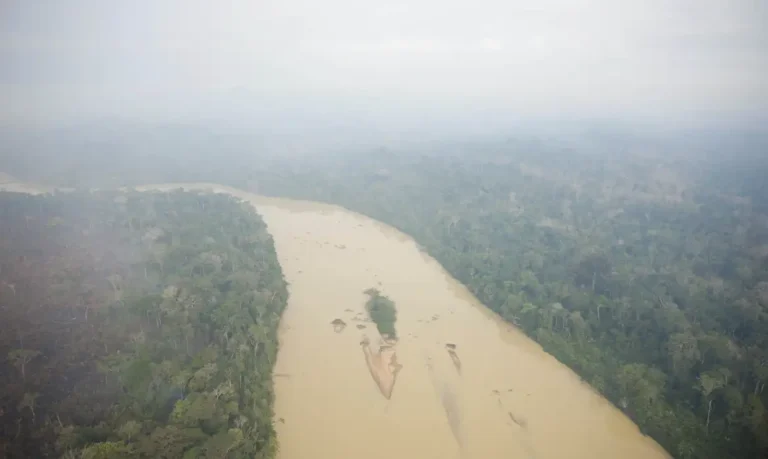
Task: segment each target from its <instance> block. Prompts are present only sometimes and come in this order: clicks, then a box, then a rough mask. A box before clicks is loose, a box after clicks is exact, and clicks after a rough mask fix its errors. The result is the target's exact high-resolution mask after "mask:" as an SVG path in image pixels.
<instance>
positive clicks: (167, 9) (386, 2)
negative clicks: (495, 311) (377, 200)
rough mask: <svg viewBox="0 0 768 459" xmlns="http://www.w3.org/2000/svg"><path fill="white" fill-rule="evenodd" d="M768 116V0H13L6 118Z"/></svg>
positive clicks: (3, 64) (8, 7)
mask: <svg viewBox="0 0 768 459" xmlns="http://www.w3.org/2000/svg"><path fill="white" fill-rule="evenodd" d="M264 94H268V95H271V97H272V99H278V100H284V101H290V103H291V104H293V105H292V107H300V106H301V103H302V102H303V101H315V103H322V104H339V105H343V106H348V107H352V108H353V109H355V110H359V111H369V112H376V111H377V110H382V111H387V110H389V111H390V112H391V113H396V112H397V111H398V110H399V109H403V110H422V111H424V113H427V112H428V111H429V109H433V110H435V113H439V112H440V111H441V110H457V111H460V110H465V109H466V110H468V111H472V110H474V111H477V110H480V111H482V110H483V109H488V110H507V111H509V112H510V113H515V114H521V115H522V114H558V113H591V114H616V113H623V114H628V115H663V114H670V113H671V114H683V115H686V116H687V115H689V114H696V113H710V112H718V113H731V112H752V113H765V112H766V111H768V2H766V1H765V0H749V1H747V0H730V1H729V0H722V1H713V0H644V1H629V0H627V1H617V0H526V1H514V0H493V1H488V0H473V1H449V0H410V1H401V0H393V1H392V0H381V1H376V2H366V1H361V0H279V1H264V0H250V1H210V2H201V1H195V0H174V1H167V0H165V1H164V0H130V1H105V0H95V1H84V0H61V1H44V0H20V1H13V0H0V118H2V119H5V120H8V119H11V120H14V119H15V120H19V119H25V120H33V119H60V118H65V119H72V118H88V117H92V116H100V115H124V116H141V117H161V118H162V117H165V116H174V117H179V116H189V117H196V116H200V115H202V114H203V113H204V112H206V111H216V110H227V109H229V108H230V105H237V104H240V106H241V108H242V105H245V106H247V105H248V104H249V103H256V102H257V101H260V100H261V97H262V96H263V95H264Z"/></svg>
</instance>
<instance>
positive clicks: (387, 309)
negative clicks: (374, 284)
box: [365, 288, 397, 338]
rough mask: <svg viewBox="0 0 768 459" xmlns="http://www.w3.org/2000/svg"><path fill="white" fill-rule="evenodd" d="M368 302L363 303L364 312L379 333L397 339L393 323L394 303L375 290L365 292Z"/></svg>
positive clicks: (395, 318) (395, 309)
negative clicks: (366, 312)
mask: <svg viewBox="0 0 768 459" xmlns="http://www.w3.org/2000/svg"><path fill="white" fill-rule="evenodd" d="M365 294H366V295H368V301H366V302H365V310H366V311H368V316H369V317H370V318H371V320H372V321H373V323H375V324H376V328H377V329H378V330H379V333H381V334H382V335H386V336H387V337H389V338H397V331H396V330H395V322H396V321H397V308H396V307H395V302H394V301H392V300H390V299H389V298H388V297H386V296H384V295H382V294H381V292H379V291H378V290H377V289H375V288H369V289H368V290H366V291H365Z"/></svg>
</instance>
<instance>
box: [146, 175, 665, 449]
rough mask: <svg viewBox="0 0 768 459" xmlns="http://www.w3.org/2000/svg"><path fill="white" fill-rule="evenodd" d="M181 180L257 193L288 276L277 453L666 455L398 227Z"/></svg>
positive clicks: (337, 210)
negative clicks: (380, 311) (392, 325)
mask: <svg viewBox="0 0 768 459" xmlns="http://www.w3.org/2000/svg"><path fill="white" fill-rule="evenodd" d="M179 187H180V185H160V186H151V187H143V188H144V189H154V190H165V189H173V188H179ZM184 187H185V188H194V189H206V190H208V189H214V190H215V191H218V192H226V193H230V194H232V195H234V196H237V197H239V198H242V199H245V200H248V201H249V202H251V203H253V204H254V205H255V206H256V208H257V210H258V211H259V213H260V214H261V215H262V216H263V218H264V220H265V221H266V223H267V226H268V229H269V232H270V233H271V234H272V236H273V238H274V240H275V245H276V248H277V254H278V259H279V261H280V264H281V265H282V268H283V272H284V274H285V277H286V279H287V281H288V283H289V284H290V285H289V292H290V298H289V300H288V307H287V309H286V311H285V313H284V315H283V318H282V322H281V326H280V351H279V353H278V358H277V363H276V368H275V377H274V382H275V392H276V400H275V418H274V419H275V427H276V429H277V433H278V439H279V441H280V451H279V454H278V458H279V459H310V458H311V459H346V458H350V459H351V458H366V459H377V458H381V459H392V458H397V459H428V458H435V459H438V458H439V459H450V458H462V459H495V458H499V459H501V458H505V459H511V458H524V459H561V458H574V459H598V458H611V459H613V458H620V459H641V458H642V459H652V458H667V457H669V456H668V455H667V454H666V452H665V451H664V450H663V449H662V448H661V447H660V446H659V445H658V444H657V443H656V442H654V441H653V440H652V439H650V438H648V437H646V436H644V435H642V434H641V433H640V431H639V430H638V428H637V427H636V426H635V425H634V424H633V423H632V422H631V421H630V420H629V419H628V418H627V417H626V416H624V415H623V414H622V413H621V412H620V411H619V410H617V409H616V408H615V407H613V406H612V405H611V404H610V403H609V402H607V401H606V400H605V399H603V398H602V397H601V396H599V395H598V394H597V393H595V392H594V391H593V390H592V389H591V388H590V387H589V386H588V385H586V384H584V383H582V382H581V381H580V379H579V378H578V377H577V376H576V375H575V374H574V373H573V372H572V371H571V370H570V369H568V368H567V367H565V366H564V365H562V364H560V363H559V362H558V361H557V360H556V359H555V358H553V357H552V356H550V355H549V354H547V353H545V352H544V351H543V350H542V349H541V348H540V347H539V346H538V345H537V344H536V343H534V342H533V341H531V340H530V339H528V338H527V337H526V336H525V335H524V334H523V333H522V332H520V331H519V330H517V329H516V328H515V327H513V326H511V325H509V324H507V323H506V322H504V321H502V320H501V319H499V318H498V317H497V316H496V315H495V314H493V313H492V312H490V311H489V310H488V309H487V308H485V307H484V306H482V305H481V304H479V303H478V301H477V300H476V299H475V298H474V297H473V296H472V295H471V294H470V293H469V292H468V291H467V289H466V288H465V287H464V286H462V285H461V284H459V283H458V282H457V281H456V280H454V279H453V278H452V277H451V276H450V275H449V274H447V273H446V272H445V271H444V270H443V269H442V267H441V266H440V265H439V264H438V263H437V262H436V261H435V260H433V259H432V258H431V257H429V256H428V255H426V254H425V253H423V252H422V251H420V250H419V248H418V246H417V245H416V243H415V242H414V241H413V240H412V239H410V238H409V237H407V236H405V235H403V234H402V233H400V232H398V231H396V230H394V229H392V228H390V227H388V226H386V225H384V224H381V223H379V222H376V221H374V220H371V219H369V218H366V217H363V216H361V215H358V214H355V213H353V212H350V211H347V210H344V209H342V208H339V207H335V206H330V205H325V204H317V203H310V202H299V201H291V200H283V199H273V198H265V197H260V196H256V195H252V194H249V193H246V192H243V191H239V190H234V189H231V188H227V187H221V186H216V185H205V184H194V185H184ZM370 287H374V288H376V289H378V290H379V291H380V292H381V293H382V294H384V295H387V296H388V297H390V298H391V299H392V300H393V301H394V302H395V303H396V305H397V310H398V318H397V324H396V326H397V332H398V336H399V340H398V341H397V342H396V343H394V344H393V343H385V342H384V341H383V340H382V339H381V337H380V336H379V334H378V332H377V331H376V327H375V325H374V324H372V323H370V322H369V321H368V320H367V316H366V314H365V309H364V305H365V301H366V299H367V298H368V297H367V296H366V295H365V294H364V293H363V291H364V290H366V289H368V288H370ZM387 395H388V396H387Z"/></svg>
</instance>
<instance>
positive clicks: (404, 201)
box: [11, 139, 768, 459]
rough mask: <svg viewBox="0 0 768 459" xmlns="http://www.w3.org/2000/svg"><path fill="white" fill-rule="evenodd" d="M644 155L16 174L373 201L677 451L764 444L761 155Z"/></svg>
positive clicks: (201, 164)
mask: <svg viewBox="0 0 768 459" xmlns="http://www.w3.org/2000/svg"><path fill="white" fill-rule="evenodd" d="M123 147H124V151H130V147H128V146H125V145H123ZM673 149H674V148H673ZM637 150H638V151H634V150H633V143H632V142H623V141H621V139H619V140H615V141H612V142H608V143H602V144H590V143H582V144H579V143H575V144H572V145H565V146H562V145H560V146H557V145H555V144H554V143H553V144H552V145H549V144H548V143H547V142H541V141H538V140H531V139H511V140H509V141H505V142H495V143H494V142H485V143H481V142H476V143H471V144H467V143H465V144H453V145H439V146H436V147H433V148H426V147H425V148H421V149H412V150H410V151H398V152H393V151H391V150H387V149H383V148H382V149H378V150H374V151H370V152H367V153H366V154H355V155H347V154H343V155H342V154H339V155H331V156H326V157H317V158H304V159H303V160H302V161H295V160H294V161H288V160H285V161H281V160H279V159H272V160H263V159H257V158H256V157H251V156H248V155H239V154H234V153H232V152H228V153H226V154H224V155H223V156H222V155H218V153H217V152H214V151H211V152H210V154H209V156H208V157H205V155H200V156H197V157H196V161H197V162H196V163H190V162H185V161H182V159H181V158H182V157H183V156H180V155H178V154H177V153H173V152H169V153H167V154H162V153H158V154H157V155H156V156H153V157H152V158H151V159H148V160H147V161H150V160H151V161H153V163H150V162H147V163H146V164H144V166H142V167H134V168H132V169H125V170H121V169H120V168H119V167H112V168H110V166H109V165H108V164H104V162H103V161H101V162H98V163H91V162H89V161H81V162H79V163H78V162H76V160H74V159H68V160H66V161H70V163H68V164H59V165H58V166H57V167H56V168H52V169H48V170H39V171H32V170H31V169H30V170H27V171H24V170H18V171H11V172H16V173H18V174H21V175H24V176H26V177H30V178H38V179H41V180H48V181H49V180H51V179H56V180H58V181H59V182H58V183H59V184H62V185H66V184H73V183H78V184H79V183H99V184H108V185H122V184H135V183H142V182H144V183H146V182H149V181H189V180H203V181H216V182H221V183H225V184H228V185H232V186H236V187H241V188H244V189H248V190H249V191H254V192H259V193H264V194H269V195H277V196H286V197H295V198H302V199H311V200H320V201H326V202H331V203H335V204H340V205H343V206H345V207H347V208H349V209H351V210H355V211H358V212H361V213H364V214H367V215H369V216H371V217H373V218H376V219H378V220H381V221H383V222H385V223H388V224H391V225H393V226H395V227H397V228H398V229H400V230H402V231H404V232H406V233H408V234H410V235H412V236H413V237H414V238H415V239H416V240H417V241H418V243H419V244H421V245H422V246H423V248H424V249H425V250H426V251H428V252H429V253H430V254H431V255H433V256H434V257H435V258H437V259H438V260H439V261H440V263H441V264H442V265H443V266H444V267H445V268H446V269H447V270H448V271H449V272H450V273H451V274H452V275H453V276H455V277H456V278H458V279H459V280H460V281H462V282H463V283H465V284H466V285H467V286H468V287H469V288H470V289H471V290H472V292H474V293H475V295H477V297H478V298H479V299H480V300H481V301H482V302H483V303H484V304H486V305H487V306H488V307H489V308H491V309H493V310H494V311H496V312H497V313H498V314H499V315H501V316H502V317H503V318H505V319H506V320H508V321H510V322H512V323H515V324H517V325H518V326H519V327H520V328H521V329H523V330H524V331H525V332H526V333H528V334H529V335H530V336H531V337H532V338H533V339H535V340H537V341H538V342H539V343H540V344H541V345H542V346H543V347H544V348H545V349H546V350H547V351H548V352H550V353H552V354H553V355H555V356H556V357H557V358H558V359H560V360H561V361H562V362H564V363H565V364H567V365H568V366H570V367H571V368H572V369H574V370H575V371H576V372H577V373H578V374H579V375H580V376H581V377H582V378H583V379H584V380H585V381H586V382H588V383H589V384H591V385H592V386H593V387H594V388H595V389H596V390H598V391H600V392H601V393H602V394H604V395H605V396H606V397H607V398H608V399H610V400H611V401H612V402H613V403H614V404H615V405H616V406H617V407H619V408H620V409H622V410H623V411H624V412H625V413H627V414H628V415H629V416H631V417H632V419H634V420H635V421H636V422H637V423H638V425H639V426H640V428H641V429H642V430H643V431H644V432H645V433H647V434H649V435H650V436H652V437H653V438H655V439H656V440H657V441H659V442H660V443H661V444H662V445H663V446H664V447H665V448H666V449H667V450H668V451H669V452H670V453H672V454H673V455H674V456H675V457H679V458H699V459H709V458H712V459H719V458H750V459H751V458H755V457H766V456H768V411H767V410H766V405H768V391H766V390H765V385H766V383H768V183H766V181H765V179H764V177H765V172H766V171H768V167H766V163H765V160H764V159H763V157H764V155H755V156H752V157H749V158H747V157H742V158H728V159H727V160H725V159H721V158H720V157H719V156H718V155H712V156H707V155H702V154H698V153H697V154H688V155H685V154H680V152H670V150H658V149H656V148H655V146H653V145H651V146H649V145H640V147H638V148H637ZM654 151H655V152H656V153H655V154H651V153H653V152H654ZM649 152H651V153H649ZM215 153H216V154H215ZM721 153H722V154H724V153H727V151H726V152H719V153H718V154H721ZM126 155H127V156H126V158H129V157H130V154H128V153H126ZM59 161H65V160H63V159H61V158H60V159H59ZM66 161H65V162H66ZM72 161H75V162H74V163H72ZM126 161H127V159H125V158H123V162H126ZM91 164H93V165H91ZM158 164H161V165H165V166H168V167H158ZM176 165H178V167H176ZM105 168H106V170H108V173H105V172H104V170H105ZM70 171H76V173H69V172H70ZM35 174H37V175H35Z"/></svg>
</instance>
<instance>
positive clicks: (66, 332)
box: [0, 0, 768, 459]
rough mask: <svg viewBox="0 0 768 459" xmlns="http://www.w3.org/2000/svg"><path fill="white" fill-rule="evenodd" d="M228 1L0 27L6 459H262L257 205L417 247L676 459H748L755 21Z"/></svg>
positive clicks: (766, 326)
mask: <svg viewBox="0 0 768 459" xmlns="http://www.w3.org/2000/svg"><path fill="white" fill-rule="evenodd" d="M224 3H225V4H224V5H219V4H215V5H214V4H213V3H208V2H178V1H170V0H169V1H162V2H149V1H146V2H145V1H141V2H131V3H130V4H121V5H120V6H115V5H112V6H109V5H106V4H105V3H103V2H89V1H85V0H77V1H75V2H67V3H66V4H65V3H63V2H61V3H58V2H51V3H45V4H44V3H37V2H35V3H34V4H32V3H31V2H16V1H11V2H7V3H5V4H3V6H2V7H0V188H2V189H3V190H4V191H2V192H0V382H2V390H0V456H3V457H9V458H17V457H18V458H21V457H64V458H68V459H76V458H82V459H99V458H150V457H163V458H177V457H178V458H181V457H183V458H185V459H186V458H213V457H217V458H223V457H228V458H246V457H248V458H253V457H257V458H265V459H268V458H274V457H280V447H279V446H278V445H279V444H280V442H281V439H280V435H279V432H280V431H281V430H280V429H282V428H286V427H283V426H285V425H289V424H287V423H290V422H291V420H290V419H288V420H287V421H286V420H285V419H283V418H282V417H276V414H275V407H274V399H275V388H274V385H276V384H277V382H276V381H277V379H276V378H277V377H278V376H277V375H275V374H273V370H274V368H275V365H276V361H277V360H278V358H279V357H278V356H280V350H279V349H278V334H279V333H278V331H279V325H280V320H281V317H282V314H283V311H284V310H285V309H286V308H288V309H290V308H291V294H292V291H291V288H292V287H291V285H290V284H291V282H289V281H287V280H286V274H285V271H286V268H285V266H281V259H280V255H281V254H280V253H279V247H278V248H276V245H275V242H274V240H273V239H277V236H276V235H275V234H271V233H270V231H271V228H269V227H268V225H267V224H266V223H265V221H264V220H263V219H262V216H261V214H260V211H259V204H258V202H256V201H253V200H251V201H249V199H255V198H252V197H253V196H255V195H259V196H268V197H276V198H288V199H296V200H302V201H312V202H319V203H325V204H332V205H337V206H341V207H343V208H345V209H348V210H349V211H353V212H357V213H358V214H362V215H364V216H367V217H370V218H372V219H375V220H377V221H380V222H382V223H385V224H387V225H390V226H392V227H394V228H396V229H397V230H399V231H402V232H403V233H405V234H406V235H408V236H410V237H412V238H413V239H414V240H415V243H416V244H417V245H418V247H419V250H422V251H423V252H424V253H426V254H428V255H429V256H431V257H432V258H434V259H435V260H437V262H439V264H440V265H441V266H442V267H443V268H444V269H445V270H446V271H447V273H448V274H449V275H450V276H452V277H453V278H455V279H456V280H458V281H459V282H460V283H461V284H463V285H464V286H466V287H467V289H468V290H469V291H470V292H471V293H472V294H473V295H474V296H475V297H476V298H477V299H478V300H479V301H480V302H481V303H482V304H483V305H484V306H485V307H487V308H488V309H489V310H491V311H493V313H494V314H495V315H494V317H496V318H497V319H499V320H500V321H503V323H506V324H511V325H512V326H514V327H515V328H516V329H519V330H521V331H522V332H524V333H525V335H527V336H528V337H529V338H531V339H532V340H534V341H535V342H537V343H538V344H539V345H540V346H541V347H542V348H543V350H544V351H546V352H547V353H548V354H550V355H552V356H554V357H555V358H556V359H557V360H558V361H559V362H561V363H562V364H564V365H566V366H567V367H568V368H570V369H571V370H573V371H574V372H575V374H576V375H578V377H579V378H580V379H581V380H582V381H583V382H584V383H586V384H588V385H589V386H590V387H591V388H592V389H594V390H595V391H596V392H597V393H598V394H600V395H601V396H602V397H605V399H607V400H608V401H609V402H610V403H611V404H612V405H613V406H615V407H616V408H617V409H618V410H620V411H621V412H622V413H623V414H625V415H626V416H628V417H629V418H630V419H631V420H632V421H633V422H634V423H635V424H637V426H638V428H639V429H640V432H641V433H642V434H644V435H647V436H649V437H650V438H651V439H653V440H654V441H655V442H658V444H659V445H661V447H662V448H664V450H666V452H667V453H668V454H670V455H672V456H673V457H677V458H681V459H689V458H691V459H692V458H697V459H710V458H711V459H720V458H744V459H747V458H750V459H751V458H759V457H765V458H768V391H767V390H765V386H766V384H767V383H768V179H766V177H768V129H767V128H766V126H768V84H767V83H766V82H768V8H767V7H766V6H765V5H764V4H763V2H758V1H749V0H739V1H735V2H719V1H714V0H713V1H709V0H707V1H703V2H701V1H698V2H687V1H686V2H675V3H674V4H671V3H669V2H665V1H661V0H659V1H655V0H654V1H650V2H630V3H627V4H626V5H624V4H622V5H623V6H619V4H618V3H615V2H608V1H579V2H565V1H557V0H547V1H544V2H533V3H530V2H522V3H520V4H514V5H512V4H507V3H506V2H498V1H491V0H488V1H481V2H479V3H477V2H475V3H473V4H471V5H464V4H460V3H455V2H448V3H445V2H435V1H432V0H424V1H420V2H414V4H411V2H399V1H396V2H390V3H387V4H386V5H385V4H381V5H369V6H363V5H360V4H358V3H357V2H352V1H348V0H331V1H328V2H320V3H313V2H305V1H301V0H292V1H289V2H286V3H285V4H280V5H278V4H276V3H275V4H273V3H270V2H266V3H264V4H262V3H253V2H244V1H243V2H241V1H232V2H224ZM177 184H211V186H222V187H228V188H226V189H227V190H230V191H228V193H229V194H232V196H234V197H228V196H223V195H214V194H210V193H207V192H206V191H205V190H207V188H205V187H206V186H208V185H195V186H193V187H191V188H185V189H184V190H181V189H176V185H177ZM145 185H155V188H147V189H144V191H140V190H141V188H140V187H141V186H145ZM179 188H181V187H180V186H179ZM168 190H173V191H168ZM232 190H235V191H232ZM30 192H32V193H33V194H28V193H30ZM238 193H239V194H238ZM249 193H250V194H249ZM243 196H248V197H246V198H243ZM244 200H245V201H246V202H244ZM247 202H250V203H254V206H251V205H249V204H247ZM254 209H255V211H254ZM307 234H309V230H308V232H307ZM296 243H298V242H296ZM342 248H343V247H342ZM340 250H341V249H340ZM328 262H329V263H330V264H331V265H332V264H333V260H329V261H328ZM414 282H415V283H416V284H418V279H416V280H415V281H414ZM368 287H369V288H372V289H373V290H371V291H374V292H376V296H377V297H378V295H379V293H378V291H379V290H378V289H379V288H380V286H376V287H375V288H374V287H371V286H368ZM360 290H361V291H362V289H360ZM382 292H383V294H382V295H383V296H381V297H380V298H383V299H386V300H387V301H389V302H390V303H392V304H393V305H394V304H397V305H398V308H401V307H402V306H401V304H403V302H401V301H400V300H399V298H396V297H394V296H393V297H392V300H393V301H390V300H389V296H390V293H389V292H387V289H386V286H384V287H382ZM356 293H359V292H356ZM361 295H362V294H361ZM384 295H386V296H384ZM388 304H389V303H388ZM360 307H361V311H363V312H364V311H365V309H362V308H363V303H361V306H360ZM392 307H393V308H394V306H392ZM369 309H370V308H369ZM398 314H399V315H398V316H397V317H398V321H399V322H398V334H400V335H402V334H405V337H404V338H403V339H407V338H408V336H409V335H408V333H403V332H402V330H408V322H407V320H408V319H407V317H408V315H407V314H405V315H404V314H403V313H402V309H398ZM391 315H392V316H393V317H394V312H392V313H391ZM403 317H405V319H403ZM369 319H370V318H369ZM337 320H338V322H337V321H336V320H334V322H335V323H336V324H344V326H342V327H340V328H339V329H338V330H337V332H341V331H343V329H344V327H346V325H347V324H346V323H345V322H344V321H343V320H341V319H338V318H337ZM435 320H437V319H435ZM328 322H330V319H329V320H328ZM391 322H392V323H391V324H390V327H392V332H390V333H389V334H390V335H391V336H387V335H388V334H387V333H382V334H381V336H375V338H376V339H381V343H380V344H381V349H380V351H379V354H374V353H373V351H371V349H373V348H368V347H366V350H365V352H366V355H365V358H366V362H368V365H369V369H370V370H371V374H372V375H373V374H374V373H375V371H374V369H373V368H372V367H371V365H373V364H372V363H371V362H377V361H378V360H377V359H379V360H381V355H383V354H381V353H382V352H384V353H389V354H386V355H390V354H392V353H394V350H395V349H396V347H395V341H396V340H394V336H395V333H394V325H393V324H394V319H392V320H391ZM403 322H405V325H401V324H402V323H403ZM324 325H327V323H326V324H324ZM360 325H362V327H358V328H357V330H358V331H362V330H364V329H365V330H366V333H367V332H368V331H369V330H373V329H374V328H375V327H369V328H368V329H366V328H365V327H366V325H364V323H361V324H360ZM326 328H329V327H326ZM381 330H382V329H381V328H379V331H381ZM329 333H330V332H329ZM347 333H349V332H347ZM390 338H392V339H390ZM365 343H366V344H365V346H368V345H369V342H368V337H367V336H366V338H365ZM445 345H446V346H448V347H446V348H449V349H450V350H451V358H452V359H453V364H455V365H456V368H457V369H458V370H459V373H460V372H461V368H465V369H466V368H471V363H470V364H469V365H467V364H466V362H464V366H463V367H462V366H461V364H459V363H457V362H459V360H458V359H459V357H458V355H460V354H461V352H462V350H463V347H462V346H464V344H459V345H458V346H457V344H456V343H445ZM451 346H452V347H451ZM392 362H394V363H391V364H390V367H387V368H385V369H384V370H381V369H379V370H378V371H379V373H377V374H380V375H384V376H382V377H385V378H390V379H391V381H390V384H389V386H388V388H389V396H391V397H393V398H395V397H397V396H398V392H397V390H398V389H394V392H393V387H396V386H395V377H396V376H397V372H398V371H400V368H402V365H400V364H399V363H397V359H396V358H393V360H392ZM430 365H431V364H430ZM385 366H386V365H385ZM393 368H394V369H395V370H392V369H393ZM408 370H409V369H408V368H407V367H405V368H404V369H403V371H408ZM430 370H431V367H430ZM387 372H389V373H387ZM282 376H285V375H282ZM381 384H382V383H381V382H380V381H379V385H380V386H381ZM497 392H498V391H497ZM509 392H510V393H511V392H512V390H510V391H509ZM393 394H394V395H393ZM497 395H498V394H497ZM499 397H500V396H499ZM387 399H388V400H389V397H387ZM445 400H447V398H445V396H444V397H443V403H446V402H445ZM451 400H452V399H451ZM499 400H501V398H499ZM451 403H454V402H453V401H452V402H451ZM499 404H501V401H499ZM563 409H568V407H563ZM448 411H450V410H449V409H448V408H446V412H448ZM451 415H452V413H449V414H448V417H449V418H450V419H449V422H450V427H451V429H454V430H453V434H454V436H455V437H456V438H457V442H458V443H461V442H459V441H458V439H459V438H460V436H459V434H458V433H457V430H456V429H458V428H459V427H457V426H459V425H460V423H459V422H458V421H456V418H455V417H454V418H451ZM505 418H506V416H505ZM509 419H511V421H512V422H513V427H514V428H515V429H519V430H520V431H521V432H525V431H526V430H525V429H528V428H530V429H531V431H533V429H535V428H537V426H535V425H531V426H528V425H527V423H526V422H525V421H524V419H523V418H522V417H520V416H515V415H514V414H513V412H512V411H509ZM521 419H523V420H522V421H521ZM283 441H285V440H283ZM553 441H555V442H556V439H553ZM459 447H460V448H461V447H464V445H461V444H460V445H459ZM320 457H325V456H320ZM532 457H533V456H532ZM287 459H295V458H287Z"/></svg>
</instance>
